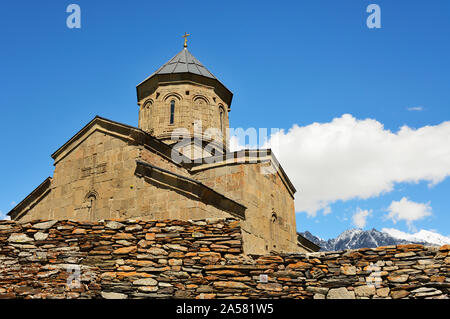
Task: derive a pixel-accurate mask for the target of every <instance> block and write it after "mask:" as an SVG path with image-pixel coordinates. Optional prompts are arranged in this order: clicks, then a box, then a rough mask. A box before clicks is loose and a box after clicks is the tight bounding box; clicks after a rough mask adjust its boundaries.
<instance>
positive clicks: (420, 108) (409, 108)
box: [407, 106, 423, 112]
mask: <svg viewBox="0 0 450 319" xmlns="http://www.w3.org/2000/svg"><path fill="white" fill-rule="evenodd" d="M407 110H408V111H412V112H413V111H416V112H420V111H423V107H422V106H413V107H408V108H407Z"/></svg>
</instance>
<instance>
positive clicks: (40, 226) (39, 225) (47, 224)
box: [33, 220, 58, 230]
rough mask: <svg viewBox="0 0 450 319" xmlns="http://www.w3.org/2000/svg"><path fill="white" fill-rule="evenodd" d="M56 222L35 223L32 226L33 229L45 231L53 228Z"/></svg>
mask: <svg viewBox="0 0 450 319" xmlns="http://www.w3.org/2000/svg"><path fill="white" fill-rule="evenodd" d="M57 222H58V221H57V220H49V221H47V222H42V223H37V224H34V225H33V228H36V229H41V230H46V229H49V228H51V227H53V226H54V225H55V224H56V223H57Z"/></svg>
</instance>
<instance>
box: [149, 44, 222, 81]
mask: <svg viewBox="0 0 450 319" xmlns="http://www.w3.org/2000/svg"><path fill="white" fill-rule="evenodd" d="M173 73H193V74H198V75H202V76H205V77H207V78H211V79H215V80H217V78H216V77H215V76H214V75H213V74H212V73H211V72H209V71H208V69H207V68H206V67H205V66H204V65H203V64H202V63H201V62H200V61H199V60H197V59H196V58H195V57H194V56H193V55H192V54H191V52H189V50H188V49H187V48H184V49H183V50H181V51H180V52H179V53H178V54H177V55H176V56H174V57H173V58H172V59H170V60H169V62H167V63H166V64H164V65H163V66H162V67H160V68H159V69H158V70H157V71H156V72H155V73H153V74H152V75H150V77H152V76H154V75H157V74H173Z"/></svg>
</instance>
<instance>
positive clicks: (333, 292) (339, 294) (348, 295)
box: [327, 287, 355, 299]
mask: <svg viewBox="0 0 450 319" xmlns="http://www.w3.org/2000/svg"><path fill="white" fill-rule="evenodd" d="M327 299H355V293H354V292H353V291H348V290H347V288H345V287H341V288H333V289H330V290H329V291H328V294H327Z"/></svg>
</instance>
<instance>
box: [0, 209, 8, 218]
mask: <svg viewBox="0 0 450 319" xmlns="http://www.w3.org/2000/svg"><path fill="white" fill-rule="evenodd" d="M7 217H8V216H7V215H6V214H5V213H3V212H2V211H1V210H0V220H3V219H7Z"/></svg>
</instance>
